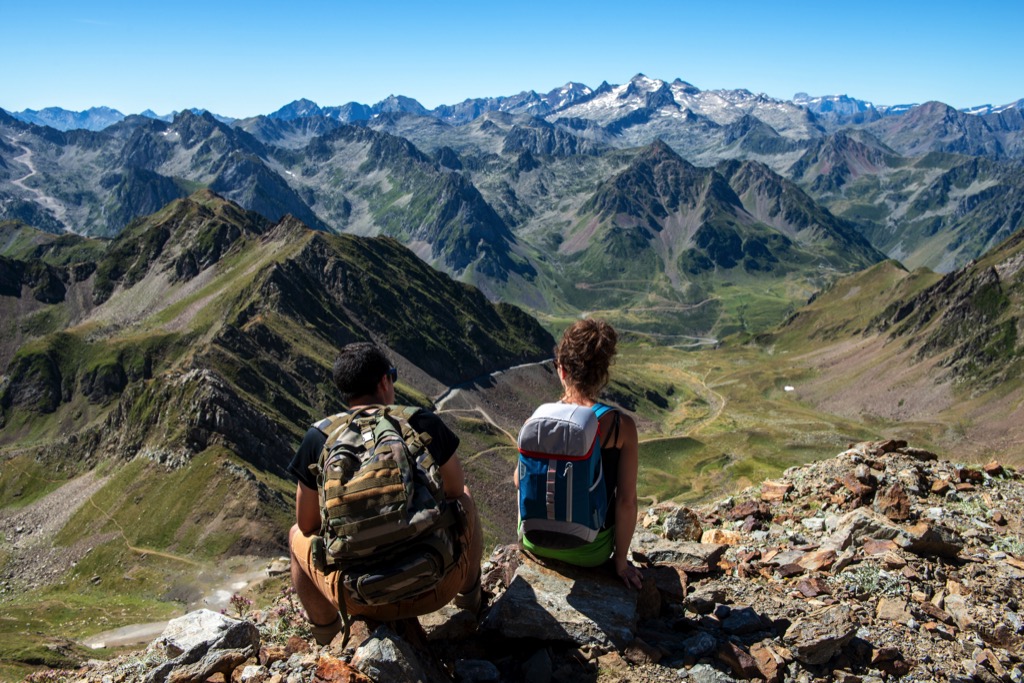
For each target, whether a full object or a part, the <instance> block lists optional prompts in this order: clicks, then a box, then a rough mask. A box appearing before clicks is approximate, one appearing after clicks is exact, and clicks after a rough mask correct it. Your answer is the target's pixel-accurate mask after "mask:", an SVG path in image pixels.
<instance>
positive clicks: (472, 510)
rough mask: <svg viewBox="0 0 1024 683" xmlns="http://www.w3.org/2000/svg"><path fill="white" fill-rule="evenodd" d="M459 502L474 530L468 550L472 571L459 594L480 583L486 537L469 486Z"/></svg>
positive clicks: (463, 491) (471, 533)
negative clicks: (481, 561)
mask: <svg viewBox="0 0 1024 683" xmlns="http://www.w3.org/2000/svg"><path fill="white" fill-rule="evenodd" d="M458 500H459V503H460V504H461V505H462V509H463V510H465V511H466V520H467V521H468V522H469V525H470V527H471V529H472V531H471V532H470V539H469V549H468V552H469V567H470V570H469V572H468V574H467V575H466V581H465V582H464V583H463V585H462V586H461V587H460V588H459V592H460V593H464V592H466V591H469V590H472V589H473V587H474V586H475V585H476V584H477V583H479V581H480V560H481V559H482V558H483V554H484V535H483V530H482V529H481V528H480V515H479V513H478V512H477V509H476V502H475V501H474V500H473V496H472V495H470V493H469V487H468V486H466V487H464V488H463V489H462V495H461V496H459V499H458Z"/></svg>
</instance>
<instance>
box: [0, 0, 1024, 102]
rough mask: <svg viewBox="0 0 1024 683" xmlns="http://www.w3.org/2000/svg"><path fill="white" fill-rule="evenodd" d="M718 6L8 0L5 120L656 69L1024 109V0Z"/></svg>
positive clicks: (540, 83)
mask: <svg viewBox="0 0 1024 683" xmlns="http://www.w3.org/2000/svg"><path fill="white" fill-rule="evenodd" d="M714 4H716V3H709V2H707V1H706V0H701V1H700V2H690V1H689V0H674V1H671V0H670V1H665V2H662V1H653V0H634V1H633V2H622V3H607V2H601V1H598V0H594V1H591V2H576V1H572V2H557V1H552V0H549V1H548V2H534V1H533V0H518V1H516V2H510V3H504V4H503V3H486V2H436V3H428V2H422V1H421V2H389V3H386V5H379V4H376V3H368V2H366V1H365V0H362V1H361V2H349V1H348V0H344V1H342V0H337V1H335V2H327V1H323V0H312V1H308V2H301V1H300V2H295V3H286V2H283V1H281V0H275V1H274V2H263V1H262V0H252V1H250V2H246V3H241V2H233V1H230V2H217V1H216V0H208V1H207V2H203V3H201V2H196V1H194V0H181V1H178V2H173V3H149V2H144V1H140V0H133V1H132V2H88V1H85V2H82V1H78V2H70V1H65V0H60V1H58V2H47V1H46V0H31V1H30V0H20V2H17V3H15V2H14V0H0V20H2V23H3V25H4V26H5V30H4V48H5V49H4V53H5V55H6V58H5V59H4V65H3V67H2V71H0V108H4V109H8V110H13V111H20V110H22V109H25V108H32V109H41V108H43V107H46V106H60V107H64V108H66V109H72V110H81V109H86V108H88V107H90V106H99V105H106V106H111V107H114V108H116V109H119V110H120V111H122V112H124V113H126V114H130V113H138V112H140V111H142V110H143V109H146V108H150V109H153V110H154V111H156V112H157V113H160V114H164V113H167V112H169V111H171V110H180V109H183V108H186V107H202V108H206V109H210V110H211V111H214V112H216V113H219V114H222V115H226V116H235V117H243V116H250V115H255V114H261V113H269V112H271V111H274V110H276V109H278V108H280V107H281V106H283V105H285V104H287V103H288V102H291V101H292V100H295V99H298V98H300V97H307V98H309V99H312V100H314V101H316V102H318V103H319V104H321V105H339V104H344V103H346V102H351V101H356V102H362V103H366V104H373V103H375V102H378V101H380V100H381V99H384V98H385V97H387V96H388V95H390V94H401V95H406V96H408V97H413V98H415V99H417V100H419V101H420V102H421V103H422V104H424V105H425V106H427V107H428V108H430V107H434V106H437V105H439V104H452V103H456V102H460V101H462V100H464V99H466V98H470V97H487V96H497V95H512V94H515V93H518V92H520V91H523V90H537V91H540V92H544V91H547V90H550V89H553V88H556V87H558V86H561V85H563V84H564V83H566V82H568V81H577V82H580V83H585V84H587V85H589V86H591V87H597V86H598V85H600V83H601V81H605V80H606V81H608V82H609V83H624V82H626V81H627V80H629V78H631V77H632V76H633V75H635V74H637V73H641V72H642V73H644V74H646V75H648V76H650V77H652V78H661V79H664V80H672V79H674V78H677V77H678V78H682V79H683V80H685V81H689V82H690V83H692V84H694V85H696V86H697V87H699V88H701V89H704V90H713V89H718V88H747V89H749V90H752V91H754V92H764V93H767V94H768V95H771V96H773V97H780V98H790V97H792V96H793V94H794V93H796V92H798V91H804V92H808V93H810V94H812V95H818V94H836V93H846V94H849V95H851V96H854V97H858V98H861V99H866V100H870V101H873V102H875V103H876V104H899V103H907V102H923V101H927V100H941V101H943V102H946V103H947V104H951V105H953V106H955V107H967V106H973V105H977V104H986V103H991V104H1006V103H1009V102H1013V101H1015V100H1018V99H1020V98H1024V50H1022V49H1021V47H1020V42H1021V39H1020V35H1019V32H1020V28H1021V26H1024V2H1021V1H1020V0H1013V1H1009V0H991V1H990V2H984V3H981V2H979V3H963V2H956V3H954V2H948V1H946V0H934V1H932V2H916V1H913V2H900V0H889V1H888V2H880V1H876V0H861V1H860V2H857V3H835V2H827V1H824V0H823V1H820V2H804V1H802V0H794V1H792V2H786V3H778V2H769V1H768V0H762V1H761V2H748V1H747V0H733V1H732V2H729V3H723V4H720V5H719V6H718V7H712V5H714ZM381 7H386V9H381ZM14 55H16V57H12V56H14Z"/></svg>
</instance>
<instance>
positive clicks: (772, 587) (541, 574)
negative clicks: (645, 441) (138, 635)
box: [72, 441, 1024, 683]
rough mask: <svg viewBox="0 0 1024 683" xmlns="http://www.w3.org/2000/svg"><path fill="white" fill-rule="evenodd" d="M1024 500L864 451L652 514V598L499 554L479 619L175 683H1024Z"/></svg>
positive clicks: (870, 447)
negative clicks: (209, 680) (208, 682)
mask: <svg viewBox="0 0 1024 683" xmlns="http://www.w3.org/2000/svg"><path fill="white" fill-rule="evenodd" d="M1022 493H1024V482H1022V480H1021V478H1020V476H1019V475H1017V474H1016V473H1014V472H1012V471H1010V470H1009V469H1007V468H1005V467H1003V466H1001V465H999V464H998V463H995V462H993V463H990V464H988V465H986V466H985V467H967V466H964V465H960V464H955V463H952V462H948V461H944V460H939V459H938V458H937V457H936V456H935V455H934V454H932V453H929V452H926V451H923V450H920V449H915V448H909V447H907V445H906V444H905V443H903V442H898V441H886V442H873V443H864V444H857V445H855V446H853V447H851V448H850V449H849V450H847V451H844V452H843V453H841V454H840V455H838V456H836V457H835V458H832V459H830V460H825V461H821V462H818V463H815V464H811V465H807V466H803V467H799V468H792V469H790V470H787V471H786V472H785V473H784V474H783V476H782V477H781V478H780V479H778V480H775V481H770V482H765V483H764V484H762V485H761V486H759V487H755V488H751V489H748V490H746V491H743V492H742V493H740V494H738V495H736V496H733V497H730V498H726V499H724V500H720V501H717V502H714V503H710V504H707V505H703V506H700V507H697V508H694V509H692V510H687V509H684V508H680V507H679V506H677V505H674V504H661V505H658V506H656V507H654V508H651V509H649V510H647V511H646V512H645V514H644V515H643V517H642V519H641V520H640V522H639V525H638V529H637V534H636V536H635V540H634V544H633V548H632V556H633V560H634V562H635V563H637V564H638V565H639V566H641V567H642V571H643V575H644V586H643V588H642V590H639V591H637V590H634V589H628V588H626V587H625V586H624V585H623V584H622V583H621V582H620V581H619V580H618V579H617V578H616V577H614V576H613V575H612V574H611V573H610V572H609V571H608V570H607V569H606V568H597V569H589V570H587V569H579V568H571V567H567V566H563V565H558V564H557V563H551V562H545V563H544V564H541V563H539V562H538V561H536V560H535V559H532V558H530V557H527V556H524V555H523V554H522V553H521V552H520V551H519V550H518V548H516V547H514V546H506V547H499V548H498V549H497V550H495V552H494V553H493V554H492V556H491V558H490V559H489V560H488V561H487V562H486V563H485V564H484V566H483V585H484V588H485V594H486V595H487V597H488V598H489V600H488V601H487V603H488V604H487V607H485V609H484V610H483V611H482V612H481V614H480V615H472V614H469V613H467V612H464V611H459V610H456V609H455V608H454V607H452V606H448V607H445V608H443V609H442V610H441V611H439V612H437V613H435V614H432V615H428V616H426V617H422V618H421V619H420V620H419V623H416V622H399V623H397V624H394V625H392V626H393V627H394V628H392V627H388V626H382V627H380V628H370V627H368V625H366V624H363V623H361V622H356V623H355V624H354V626H353V631H352V636H351V638H350V641H349V642H348V643H347V644H346V643H343V642H341V638H340V637H339V638H337V639H336V640H335V642H334V643H332V644H331V645H330V646H327V647H324V648H321V649H316V648H311V647H310V646H309V644H308V643H307V642H306V641H301V640H299V639H296V638H292V639H290V640H289V641H288V642H287V644H280V643H278V644H273V643H270V644H267V645H265V646H264V647H263V648H261V649H260V650H259V653H258V654H252V656H251V657H250V659H248V660H246V661H245V662H240V663H238V665H237V666H236V668H235V669H234V670H233V672H228V671H226V666H227V664H224V662H230V661H233V660H230V658H229V656H228V655H226V654H215V655H210V654H209V652H215V653H224V652H229V651H233V650H232V648H233V647H234V646H232V647H228V648H226V647H224V646H217V647H213V646H208V647H207V653H206V654H204V655H202V656H199V657H197V658H195V659H194V661H192V662H190V663H188V664H185V663H184V662H183V660H182V662H181V663H179V664H177V665H175V666H174V667H172V670H170V671H169V672H168V674H167V678H166V680H197V679H193V678H188V676H190V675H192V674H191V673H190V672H192V671H193V669H194V668H195V667H196V664H195V662H204V661H206V660H207V659H211V661H215V663H216V666H220V667H221V668H220V669H217V668H216V666H214V664H210V665H208V666H206V668H205V669H203V672H204V673H205V672H207V671H211V672H212V671H220V672H222V673H223V675H224V677H225V680H231V681H253V682H257V681H258V682H262V683H271V682H273V683H284V682H286V681H299V680H301V681H307V680H312V681H320V682H326V681H360V682H365V681H378V682H381V681H391V680H410V681H411V680H420V681H427V682H430V683H433V682H434V681H447V680H456V681H524V680H527V681H531V683H546V682H548V681H562V680H573V681H608V682H611V681H645V682H647V681H664V680H679V679H681V680H693V681H737V680H758V681H770V682H775V683H781V682H782V681H807V682H810V681H827V680H835V681H845V682H853V681H858V682H867V681H874V682H881V681H892V680H899V679H903V680H907V681H956V682H966V681H1018V680H1021V678H1022V676H1024V658H1022V656H1021V647H1022V645H1024V613H1022V607H1024V588H1022V585H1024V584H1022V582H1021V579H1024V561H1022V559H1021V558H1022V557H1024V543H1022V541H1021V536H1020V528H1021V521H1022V518H1024V495H1022ZM698 532H699V533H700V538H701V540H699V541H698V540H694V539H695V537H696V536H697V533H698ZM283 600H286V599H283ZM279 618H280V614H279V606H278V607H274V608H272V609H269V610H266V611H265V612H261V613H257V614H255V615H253V620H254V621H255V622H257V623H260V624H262V625H261V627H260V628H261V629H262V630H263V631H264V632H265V633H270V632H272V631H273V629H271V628H269V627H268V624H270V623H271V622H273V621H274V619H279ZM165 639H166V638H165ZM190 647H191V646H190ZM179 649H180V650H181V651H186V650H187V651H191V650H189V649H188V648H186V647H184V646H181V647H179ZM150 651H151V652H152V651H153V648H151V650H150ZM173 657H177V659H173ZM182 657H184V655H182V654H180V653H179V654H174V653H172V657H171V658H169V659H167V660H166V661H164V662H162V663H160V664H159V667H164V668H166V667H167V661H172V660H173V661H178V660H181V659H182ZM124 661H125V660H124V658H122V659H121V660H115V661H114V662H111V663H106V664H102V665H93V666H92V667H91V668H88V667H87V668H86V669H83V670H82V671H80V672H78V677H77V678H76V679H72V680H81V681H97V682H98V681H113V682H114V683H118V682H119V681H125V680H136V679H132V678H127V677H124V676H119V675H118V673H117V672H118V671H120V670H122V669H123V668H124V666H125V664H124ZM119 667H121V669H119ZM190 667H191V668H190ZM155 670H156V671H163V670H164V669H161V668H157V669H155ZM136 675H138V671H137V670H136ZM145 675H146V676H153V675H154V674H152V673H147V674H145ZM153 680H156V679H153ZM162 680H163V679H162ZM216 680H220V679H216Z"/></svg>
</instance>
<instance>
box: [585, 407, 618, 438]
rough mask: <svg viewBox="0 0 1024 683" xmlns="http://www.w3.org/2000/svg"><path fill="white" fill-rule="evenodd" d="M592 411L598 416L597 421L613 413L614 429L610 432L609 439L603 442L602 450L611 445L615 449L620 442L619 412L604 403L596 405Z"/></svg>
mask: <svg viewBox="0 0 1024 683" xmlns="http://www.w3.org/2000/svg"><path fill="white" fill-rule="evenodd" d="M591 410H593V411H594V414H595V415H597V419H599V420H600V419H601V418H602V417H603V416H604V415H605V414H606V413H613V415H612V428H611V429H609V430H608V438H607V439H603V440H602V441H601V448H607V447H609V445H611V447H614V446H615V444H616V443H617V442H618V440H619V415H620V413H619V411H618V409H617V408H613V407H611V406H609V405H605V404H604V403H595V404H594V405H592V406H591Z"/></svg>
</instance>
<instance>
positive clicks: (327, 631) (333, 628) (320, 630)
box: [309, 614, 341, 645]
mask: <svg viewBox="0 0 1024 683" xmlns="http://www.w3.org/2000/svg"><path fill="white" fill-rule="evenodd" d="M309 632H310V633H311V634H312V635H313V638H314V639H315V640H316V644H317V645H330V644H331V641H333V640H334V636H336V635H338V634H339V633H341V614H339V615H338V616H336V617H335V618H334V621H332V622H331V623H329V624H323V625H318V624H314V623H312V622H311V623H310V625H309Z"/></svg>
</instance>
